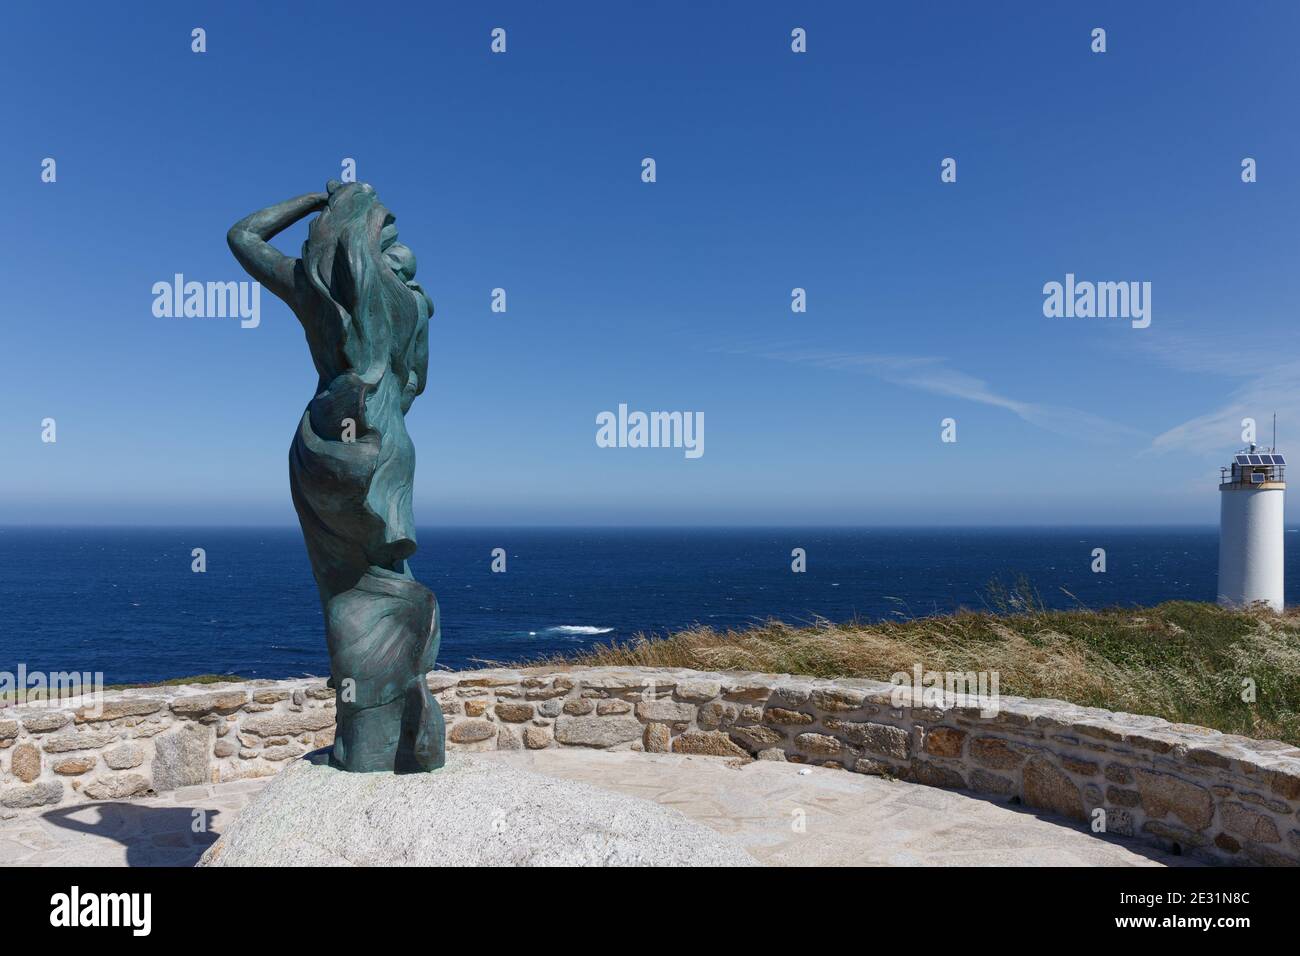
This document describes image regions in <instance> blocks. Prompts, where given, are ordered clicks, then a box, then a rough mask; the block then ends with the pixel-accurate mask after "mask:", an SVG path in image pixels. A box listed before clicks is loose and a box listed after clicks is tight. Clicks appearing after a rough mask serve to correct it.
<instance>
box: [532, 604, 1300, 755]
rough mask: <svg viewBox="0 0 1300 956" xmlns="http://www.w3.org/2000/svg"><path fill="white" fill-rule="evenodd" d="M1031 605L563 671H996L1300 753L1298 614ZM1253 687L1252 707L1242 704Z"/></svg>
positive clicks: (600, 651) (657, 652) (1017, 687)
mask: <svg viewBox="0 0 1300 956" xmlns="http://www.w3.org/2000/svg"><path fill="white" fill-rule="evenodd" d="M1023 593H1024V592H1023V591H1011V592H1007V591H1002V590H1000V589H997V588H995V589H994V593H993V595H992V597H993V599H994V600H993V604H994V605H995V606H994V607H993V608H992V610H990V611H988V612H973V611H960V612H958V613H956V614H952V615H946V616H940V617H924V618H914V619H909V620H899V621H888V622H884V623H879V624H866V623H859V622H853V623H849V624H832V623H830V622H829V621H824V620H818V621H816V622H814V623H813V624H811V625H808V626H792V625H789V624H784V623H781V622H779V621H769V622H767V623H765V624H761V625H757V626H754V627H752V628H747V629H744V630H738V631H715V630H713V629H712V628H708V627H697V628H692V629H689V630H686V631H682V632H680V633H677V634H673V635H671V636H669V637H665V638H662V639H655V638H653V637H646V636H637V637H636V638H633V639H632V640H631V641H629V642H627V643H625V644H615V645H604V646H600V647H596V648H592V649H589V650H587V651H586V652H583V653H580V654H577V655H574V656H572V657H567V658H565V659H564V661H563V663H568V664H580V665H606V666H607V665H622V666H644V667H689V668H697V669H703V670H753V671H766V672H773V673H788V674H808V675H812V676H816V677H865V678H872V679H874V680H884V681H887V680H889V677H890V675H891V674H894V673H897V672H899V671H909V672H910V671H911V670H912V668H913V666H914V665H916V664H918V663H919V664H920V665H921V666H922V667H923V668H924V669H926V670H933V671H987V672H997V673H998V675H999V677H998V679H999V684H1000V686H999V692H1000V693H1001V694H1003V695H1006V696H1016V697H1054V698H1057V699H1060V700H1067V701H1071V702H1073V703H1076V704H1082V705H1084V706H1089V707H1104V708H1106V709H1107V710H1122V711H1128V712H1130V713H1137V714H1150V715H1154V716H1157V717H1163V718H1165V719H1167V720H1171V721H1175V722H1180V723H1189V724H1200V725H1202V726H1205V727H1213V728H1215V729H1217V730H1221V731H1224V732H1225V733H1234V734H1243V735H1246V736H1251V737H1259V738H1271V739H1278V740H1285V741H1288V742H1290V743H1293V744H1297V745H1300V613H1287V614H1285V615H1276V614H1272V613H1269V612H1266V611H1253V610H1252V611H1231V610H1226V609H1224V608H1220V607H1217V606H1215V605H1213V604H1202V603H1196V602H1191V601H1171V602H1168V603H1166V604H1161V605H1159V606H1157V607H1152V608H1108V609H1104V610H1098V611H1092V610H1071V611H1050V610H1046V609H1045V608H1043V607H1042V606H1041V605H1040V604H1039V603H1038V602H1037V601H1035V600H1032V599H1030V600H1025V599H1023V598H1022V597H1020V596H1019V595H1021V594H1023ZM548 663H552V664H555V663H561V661H558V660H552V661H549V662H548ZM1248 679H1249V680H1252V681H1254V687H1255V701H1254V702H1252V703H1247V702H1245V701H1243V700H1242V693H1243V690H1244V688H1245V687H1246V681H1247V680H1248Z"/></svg>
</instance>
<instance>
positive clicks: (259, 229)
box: [226, 193, 330, 306]
mask: <svg viewBox="0 0 1300 956" xmlns="http://www.w3.org/2000/svg"><path fill="white" fill-rule="evenodd" d="M329 201H330V197H329V194H328V193H304V194H303V195H301V196H297V197H295V198H293V199H286V200H285V201H284V202H281V203H276V204H275V205H274V206H267V207H266V208H265V209H260V210H258V211H257V212H255V213H252V214H251V215H248V216H245V217H244V218H243V219H241V220H239V222H237V223H235V224H234V225H233V226H231V227H230V231H229V232H228V233H226V242H227V243H229V245H230V251H231V252H233V253H234V254H235V258H236V259H238V260H239V264H240V265H241V266H243V267H244V271H246V272H247V273H248V274H249V275H251V276H252V277H253V278H254V279H256V280H257V281H258V282H260V283H261V284H262V285H264V286H266V288H268V289H270V290H271V291H272V292H273V293H275V295H276V296H278V297H279V298H281V299H283V300H284V301H285V302H287V303H289V305H290V306H292V305H293V304H294V302H293V296H294V286H293V270H294V266H295V264H296V263H297V261H298V260H297V259H296V258H294V257H293V256H286V255H285V254H284V253H283V252H281V251H280V250H279V249H277V248H275V246H273V245H271V243H270V240H271V239H272V238H273V237H274V236H275V235H276V234H278V233H280V232H283V231H284V230H285V229H288V228H289V227H290V226H292V225H293V224H294V223H295V222H297V221H298V220H300V219H304V218H306V217H307V216H310V215H311V214H312V213H315V212H320V211H321V210H322V209H324V208H325V207H326V206H328V205H329Z"/></svg>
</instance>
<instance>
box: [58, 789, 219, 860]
mask: <svg viewBox="0 0 1300 956" xmlns="http://www.w3.org/2000/svg"><path fill="white" fill-rule="evenodd" d="M95 811H98V814H96V813H95ZM218 815H219V811H216V810H204V809H202V808H200V807H156V806H147V805H145V804H139V803H124V802H103V803H80V804H74V805H73V806H68V807H60V808H58V809H56V810H50V811H48V812H47V813H44V814H42V815H41V818H42V819H43V820H45V821H46V822H48V823H50V824H51V825H53V826H56V827H62V828H63V829H66V830H72V831H75V832H77V833H84V834H87V835H89V836H94V837H99V838H101V839H107V840H114V841H116V842H117V843H120V844H121V845H122V846H123V847H124V848H125V850H126V865H127V866H193V865H194V864H195V863H197V862H198V859H199V857H200V856H202V855H203V851H204V850H206V849H207V848H208V847H209V846H211V845H212V844H213V843H215V842H216V840H217V836H218V834H217V833H216V832H215V831H214V830H213V821H214V818H215V817H217V816H218ZM96 816H97V817H98V819H95V817H96ZM196 828H197V830H196Z"/></svg>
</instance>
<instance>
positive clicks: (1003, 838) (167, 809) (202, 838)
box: [0, 750, 1193, 866]
mask: <svg viewBox="0 0 1300 956" xmlns="http://www.w3.org/2000/svg"><path fill="white" fill-rule="evenodd" d="M492 759H495V760H500V761H502V762H509V763H511V764H514V765H517V766H523V767H526V768H528V769H530V770H533V771H535V772H538V773H542V774H546V775H549V776H553V777H560V778H563V779H568V780H577V781H581V782H584V783H588V784H591V785H593V786H597V787H602V788H605V789H608V790H614V791H617V792H621V793H625V794H630V795H632V796H638V797H642V798H644V799H648V800H652V801H655V802H657V803H660V804H663V805H666V806H671V807H674V808H676V809H677V810H679V811H681V812H682V813H683V814H685V815H686V816H687V817H689V818H691V819H692V820H695V821H696V822H698V823H702V824H704V825H705V826H708V827H710V828H711V829H713V830H716V831H717V832H719V833H721V834H723V835H724V836H727V837H729V838H730V839H733V840H735V841H736V842H737V843H739V844H740V845H741V846H742V847H744V849H746V850H747V851H748V852H749V853H750V854H751V855H752V856H754V858H755V859H757V860H758V861H759V862H761V863H765V864H768V865H774V866H809V865H816V866H837V865H867V866H912V865H930V866H954V865H955V866H966V865H970V866H982V865H1013V866H1017V865H1018V866H1075V865H1096V866H1162V865H1175V866H1185V865H1193V863H1192V861H1191V860H1190V859H1189V858H1187V857H1177V856H1169V855H1166V854H1164V853H1162V852H1161V851H1159V850H1155V849H1152V848H1150V847H1146V846H1143V845H1142V844H1141V843H1138V842H1136V841H1132V840H1125V839H1123V838H1113V839H1100V838H1098V837H1097V836H1095V835H1093V834H1091V833H1089V832H1088V831H1087V830H1086V829H1085V828H1084V827H1083V826H1081V825H1076V824H1070V823H1066V822H1064V821H1062V820H1060V819H1059V818H1055V817H1050V816H1044V815H1040V814H1038V813H1037V812H1035V811H1031V810H1027V809H1024V808H1020V807H1014V806H1008V805H1006V804H1003V803H999V802H995V801H991V800H985V799H980V798H978V797H974V796H972V795H970V794H965V793H960V792H956V791H949V790H939V789H936V788H934V787H927V786H923V785H920V784H914V783H905V782H902V781H898V780H889V779H884V778H881V777H874V776H867V775H863V774H855V773H849V772H847V771H844V770H831V769H827V768H824V767H801V766H799V765H798V764H793V763H779V762H775V761H754V762H748V763H740V762H738V761H734V760H728V759H727V758H721V757H698V756H678V755H674V754H636V753H632V752H622V753H608V752H605V753H602V752H600V751H591V750H538V751H523V752H520V751H515V752H497V753H495V754H493V755H492ZM265 783H266V779H265V778H263V779H260V780H243V781H234V782H230V783H219V784H212V785H208V786H195V787H186V788H183V789H179V790H173V791H169V792H168V793H166V794H164V795H161V796H157V797H146V798H142V799H137V800H132V801H115V802H105V803H92V804H80V805H71V806H65V807H60V808H56V809H48V808H33V809H30V810H24V811H23V812H22V813H20V814H18V815H16V816H14V817H12V818H10V819H9V820H6V821H3V822H0V866H79V865H98V866H189V865H191V864H193V863H194V862H195V861H196V860H197V859H198V857H199V855H200V854H201V853H202V852H203V850H204V849H206V848H207V846H208V845H209V844H210V843H211V842H213V841H214V840H215V839H216V837H217V836H218V835H219V834H220V832H221V830H222V828H223V827H224V826H226V825H228V824H229V822H230V820H232V819H233V818H234V815H235V814H237V813H238V812H239V810H240V808H241V807H243V806H244V804H246V803H247V802H248V800H250V799H251V798H252V797H253V796H255V795H256V793H257V792H258V791H259V790H260V789H261V788H262V786H263V785H264V784H265ZM195 809H203V810H207V811H209V813H210V814H211V816H210V817H209V819H210V820H211V828H210V830H209V832H208V833H204V834H197V835H196V834H194V833H193V832H192V829H191V822H192V820H193V819H194V810H195Z"/></svg>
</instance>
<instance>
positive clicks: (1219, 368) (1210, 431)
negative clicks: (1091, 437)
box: [1148, 336, 1300, 454]
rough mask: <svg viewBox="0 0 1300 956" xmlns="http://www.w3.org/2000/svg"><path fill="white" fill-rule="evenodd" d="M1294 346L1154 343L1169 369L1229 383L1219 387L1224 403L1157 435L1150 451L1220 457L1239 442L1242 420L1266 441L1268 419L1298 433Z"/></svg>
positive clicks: (1299, 374)
mask: <svg viewBox="0 0 1300 956" xmlns="http://www.w3.org/2000/svg"><path fill="white" fill-rule="evenodd" d="M1296 346H1297V343H1295V342H1275V343H1274V344H1273V346H1272V347H1271V348H1268V349H1263V348H1258V347H1253V348H1252V347H1243V346H1242V345H1241V341H1240V336H1238V337H1235V338H1233V339H1226V340H1225V339H1224V338H1223V337H1221V336H1220V337H1180V338H1177V339H1172V340H1170V339H1166V340H1164V341H1161V342H1152V343H1151V344H1150V345H1149V346H1148V348H1149V349H1150V351H1151V353H1152V355H1153V356H1154V357H1155V358H1156V359H1158V360H1159V361H1162V362H1164V363H1165V364H1166V365H1169V366H1171V367H1172V368H1176V369H1181V370H1183V371H1188V372H1198V373H1204V374H1209V375H1213V376H1215V377H1217V378H1220V379H1224V380H1228V381H1230V382H1231V381H1233V380H1235V382H1236V384H1228V385H1225V386H1224V388H1223V398H1222V399H1221V400H1220V402H1219V405H1218V407H1217V408H1215V409H1214V410H1212V411H1208V412H1204V413H1202V414H1200V415H1197V416H1196V417H1195V418H1191V419H1188V420H1187V421H1185V422H1182V423H1181V424H1179V425H1175V426H1174V427H1173V428H1169V429H1167V430H1165V431H1164V432H1161V433H1160V434H1159V435H1157V436H1156V437H1155V438H1154V439H1152V441H1151V447H1150V451H1152V452H1166V451H1188V452H1193V453H1200V454H1210V453H1214V454H1218V453H1221V452H1222V450H1223V449H1224V447H1225V446H1229V445H1232V444H1234V443H1235V442H1237V440H1238V439H1239V438H1240V435H1241V421H1242V419H1243V418H1254V419H1255V421H1256V423H1257V438H1258V439H1259V440H1260V441H1261V443H1264V442H1268V441H1269V440H1271V439H1270V435H1271V428H1272V415H1273V413H1274V412H1276V413H1277V417H1278V422H1279V424H1280V426H1281V428H1282V430H1283V435H1285V434H1286V429H1287V428H1288V427H1289V428H1292V429H1297V430H1300V360H1297V359H1295V358H1291V356H1295V355H1297V354H1300V348H1297V347H1296Z"/></svg>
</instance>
